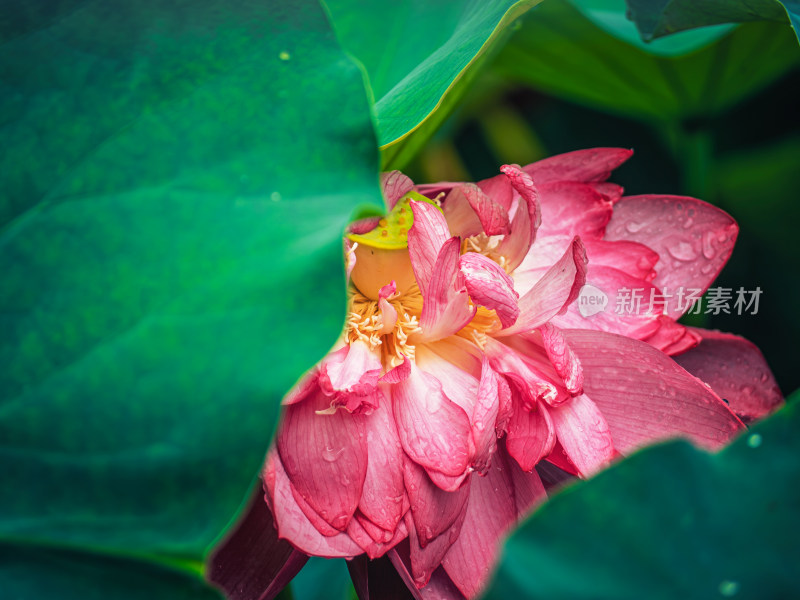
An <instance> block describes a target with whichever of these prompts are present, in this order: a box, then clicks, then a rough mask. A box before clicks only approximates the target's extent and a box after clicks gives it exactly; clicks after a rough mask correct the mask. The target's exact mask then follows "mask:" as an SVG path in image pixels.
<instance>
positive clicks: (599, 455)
mask: <svg viewBox="0 0 800 600" xmlns="http://www.w3.org/2000/svg"><path fill="white" fill-rule="evenodd" d="M547 411H548V412H549V413H550V416H551V418H552V420H553V428H554V429H555V431H556V436H558V441H559V442H560V443H561V447H562V448H564V452H566V454H567V456H568V457H569V459H570V461H572V464H574V465H575V467H577V469H578V472H579V473H580V475H581V476H583V477H589V476H590V475H592V474H594V473H595V472H597V471H599V470H600V469H602V468H603V467H605V466H606V465H608V464H609V462H610V461H611V459H612V458H614V444H613V442H612V441H611V433H610V432H609V429H608V423H606V420H605V419H604V418H603V415H602V414H601V413H600V409H598V408H597V406H596V405H595V403H594V402H592V401H591V400H590V399H589V398H588V397H587V396H586V395H580V396H576V397H575V398H573V399H572V400H570V401H569V402H565V403H564V404H561V405H560V406H556V407H549V408H548V409H547Z"/></svg>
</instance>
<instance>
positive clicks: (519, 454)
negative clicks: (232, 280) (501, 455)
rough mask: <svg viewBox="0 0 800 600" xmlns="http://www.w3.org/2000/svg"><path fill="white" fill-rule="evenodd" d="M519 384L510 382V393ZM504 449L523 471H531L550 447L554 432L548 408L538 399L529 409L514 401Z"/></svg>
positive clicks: (554, 437)
mask: <svg viewBox="0 0 800 600" xmlns="http://www.w3.org/2000/svg"><path fill="white" fill-rule="evenodd" d="M519 389H520V386H519V384H515V383H512V384H511V390H512V395H513V394H515V393H517V394H518V393H519ZM507 430H508V433H507V436H506V449H507V450H508V453H509V455H510V456H511V457H512V458H513V459H514V460H515V461H517V464H519V466H520V468H521V469H522V470H523V471H531V470H533V468H534V467H535V466H536V465H537V463H538V462H539V461H540V460H542V459H543V458H545V457H546V456H548V455H549V454H550V452H551V451H552V450H553V444H554V443H555V441H556V434H555V430H554V428H553V422H552V420H551V418H550V415H549V413H548V412H547V410H546V409H545V408H544V407H543V406H542V405H541V404H540V403H538V402H537V404H536V405H535V406H534V407H533V408H532V409H527V408H525V407H524V406H523V402H522V400H521V399H518V400H517V402H515V409H514V414H513V415H512V416H511V418H510V419H509V421H508V425H507Z"/></svg>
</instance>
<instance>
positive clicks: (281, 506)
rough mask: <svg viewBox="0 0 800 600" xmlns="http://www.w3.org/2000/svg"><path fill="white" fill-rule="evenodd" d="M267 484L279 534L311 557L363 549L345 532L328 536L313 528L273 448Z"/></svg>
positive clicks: (350, 554) (349, 553) (345, 554)
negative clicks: (298, 503) (299, 504)
mask: <svg viewBox="0 0 800 600" xmlns="http://www.w3.org/2000/svg"><path fill="white" fill-rule="evenodd" d="M264 486H265V488H266V490H267V496H268V498H269V500H270V502H269V504H270V507H271V510H272V514H273V516H274V517H275V525H276V527H277V529H278V535H279V536H280V537H282V538H283V539H286V540H288V541H290V542H291V543H292V545H293V546H294V547H295V548H297V549H299V550H302V551H303V552H305V553H306V554H309V555H312V556H323V557H326V558H350V557H353V556H356V555H358V554H361V552H362V550H361V548H360V547H359V546H358V544H356V543H355V542H353V540H351V539H350V537H349V536H348V535H347V534H346V533H340V534H338V535H336V536H333V537H327V536H324V535H322V534H321V533H320V532H319V531H317V530H316V528H314V526H313V525H312V524H311V522H310V521H309V520H308V519H307V518H306V516H305V515H304V514H303V511H302V510H301V509H300V507H298V506H297V503H296V502H295V501H294V497H293V496H292V491H291V484H290V483H289V478H288V477H287V476H286V472H285V471H284V469H283V465H282V463H281V461H280V459H279V458H278V456H277V453H275V452H274V451H273V452H271V453H270V454H269V455H268V456H267V463H266V466H265V468H264Z"/></svg>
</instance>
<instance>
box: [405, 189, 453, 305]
mask: <svg viewBox="0 0 800 600" xmlns="http://www.w3.org/2000/svg"><path fill="white" fill-rule="evenodd" d="M410 204H411V211H412V212H413V213H414V224H413V225H412V226H411V229H410V230H409V231H408V252H409V254H410V255H411V266H412V267H413V268H414V276H415V277H416V278H417V285H418V286H419V289H420V291H421V292H422V295H423V296H427V295H428V283H429V282H430V280H431V278H432V277H433V270H434V265H435V264H436V261H437V258H438V256H439V250H441V248H442V246H443V245H444V243H445V242H446V241H447V240H449V239H450V231H449V230H448V228H447V221H445V218H444V216H443V215H442V213H441V212H440V211H439V209H438V208H436V207H435V206H433V205H432V204H428V203H427V202H421V201H416V200H412V201H411V203H410Z"/></svg>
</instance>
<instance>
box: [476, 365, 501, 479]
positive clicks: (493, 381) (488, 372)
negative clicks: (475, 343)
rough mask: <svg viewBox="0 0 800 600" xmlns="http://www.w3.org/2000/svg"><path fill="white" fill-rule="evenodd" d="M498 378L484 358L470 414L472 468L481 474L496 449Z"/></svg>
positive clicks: (498, 405) (498, 406) (498, 407)
mask: <svg viewBox="0 0 800 600" xmlns="http://www.w3.org/2000/svg"><path fill="white" fill-rule="evenodd" d="M499 379H500V378H499V377H498V375H497V374H495V372H494V371H493V370H492V368H491V366H490V365H489V359H488V358H487V357H486V356H484V357H483V364H482V365H481V380H480V386H479V387H478V397H477V402H475V408H474V410H473V412H472V419H471V422H472V440H473V442H474V445H475V457H474V458H473V460H472V464H473V467H474V468H475V470H476V471H478V472H479V473H483V472H485V471H486V469H487V468H488V467H489V461H490V460H491V457H492V454H494V451H495V449H496V447H497V434H496V432H495V426H496V424H497V415H498V413H499V411H500V399H499V394H500V392H499V385H500V384H499Z"/></svg>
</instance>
